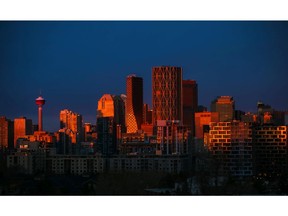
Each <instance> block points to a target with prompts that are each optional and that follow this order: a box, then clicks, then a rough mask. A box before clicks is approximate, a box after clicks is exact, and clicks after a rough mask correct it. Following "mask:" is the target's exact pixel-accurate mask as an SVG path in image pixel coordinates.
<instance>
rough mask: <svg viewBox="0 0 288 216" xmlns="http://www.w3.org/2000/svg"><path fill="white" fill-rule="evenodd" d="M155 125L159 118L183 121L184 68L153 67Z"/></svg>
mask: <svg viewBox="0 0 288 216" xmlns="http://www.w3.org/2000/svg"><path fill="white" fill-rule="evenodd" d="M152 103H153V117H152V119H153V120H152V121H153V125H154V126H156V124H157V120H180V121H181V123H182V121H183V108H182V68H181V67H171V66H161V67H153V68H152Z"/></svg>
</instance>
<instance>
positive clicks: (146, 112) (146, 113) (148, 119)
mask: <svg viewBox="0 0 288 216" xmlns="http://www.w3.org/2000/svg"><path fill="white" fill-rule="evenodd" d="M143 123H144V124H152V110H150V109H149V106H148V104H143Z"/></svg>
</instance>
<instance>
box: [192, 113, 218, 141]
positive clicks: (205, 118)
mask: <svg viewBox="0 0 288 216" xmlns="http://www.w3.org/2000/svg"><path fill="white" fill-rule="evenodd" d="M211 122H219V113H218V112H196V113H195V137H196V138H198V139H203V138H204V131H205V130H204V129H205V127H209V124H210V123H211Z"/></svg>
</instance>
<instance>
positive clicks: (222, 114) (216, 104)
mask: <svg viewBox="0 0 288 216" xmlns="http://www.w3.org/2000/svg"><path fill="white" fill-rule="evenodd" d="M211 112H218V113H219V121H220V122H227V121H233V119H234V112H235V101H234V99H233V97H231V96H219V97H218V98H216V99H215V100H214V101H212V103H211Z"/></svg>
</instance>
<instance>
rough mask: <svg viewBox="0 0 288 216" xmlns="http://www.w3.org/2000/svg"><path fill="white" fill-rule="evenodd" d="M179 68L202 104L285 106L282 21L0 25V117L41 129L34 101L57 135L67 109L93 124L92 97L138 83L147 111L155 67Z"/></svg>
mask: <svg viewBox="0 0 288 216" xmlns="http://www.w3.org/2000/svg"><path fill="white" fill-rule="evenodd" d="M161 65H169V66H180V67H182V68H183V75H184V77H183V78H184V79H193V80H196V81H197V83H198V91H199V104H201V105H204V106H207V107H208V108H209V109H210V103H211V101H212V100H213V99H215V98H216V96H218V95H229V96H233V97H234V99H235V101H236V109H240V110H243V111H250V112H255V111H256V104H257V101H258V100H261V101H263V102H264V103H267V104H270V105H271V106H272V107H273V108H276V109H278V110H288V94H287V92H288V91H287V83H288V82H287V81H288V79H287V78H288V22H244V21H242V22H235V21H225V22H216V21H211V22H203V21H202V22H201V21H197V22H196V21H185V22H180V21H177V22H168V21H157V22H156V21H150V22H144V21H127V22H122V21H121V22H120V21H115V22H111V21H106V22H105V21H101V22H100V21H90V22H74V21H69V22H68V21H61V22H60V21H56V22H43V21H39V22H36V21H33V22H24V21H22V22H0V101H1V102H0V116H1V115H4V116H6V117H8V118H10V119H14V118H16V117H19V116H26V117H27V118H32V120H33V123H35V124H36V123H37V106H36V105H35V99H36V98H37V97H38V96H39V93H40V90H41V92H42V96H43V97H44V98H45V99H46V104H45V105H44V108H43V115H44V117H43V127H44V130H45V129H46V130H48V131H56V130H58V129H59V112H60V110H61V109H65V108H67V109H70V110H72V111H74V112H77V113H79V114H82V115H83V120H84V122H91V123H93V124H95V122H96V109H97V101H98V100H99V99H100V97H101V96H102V95H103V94H105V93H109V94H121V93H124V94H125V91H126V86H125V82H126V76H127V75H129V74H136V75H137V76H140V77H143V81H144V102H145V103H148V104H149V105H151V99H152V95H151V79H152V78H151V73H152V67H153V66H161Z"/></svg>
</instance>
